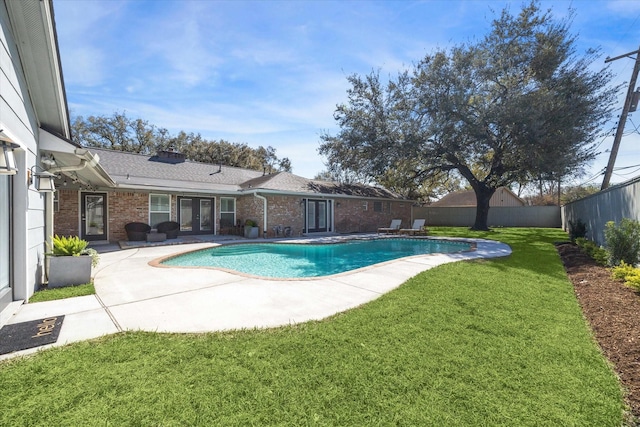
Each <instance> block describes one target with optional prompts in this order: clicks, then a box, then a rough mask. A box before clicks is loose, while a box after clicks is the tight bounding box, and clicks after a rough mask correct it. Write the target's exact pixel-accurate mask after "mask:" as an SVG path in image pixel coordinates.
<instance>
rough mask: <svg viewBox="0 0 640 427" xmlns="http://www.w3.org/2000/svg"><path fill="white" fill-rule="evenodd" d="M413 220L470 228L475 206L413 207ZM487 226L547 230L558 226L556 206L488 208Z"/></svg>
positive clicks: (558, 211)
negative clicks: (422, 219) (420, 219)
mask: <svg viewBox="0 0 640 427" xmlns="http://www.w3.org/2000/svg"><path fill="white" fill-rule="evenodd" d="M412 215H413V218H424V219H426V220H427V222H426V224H427V225H432V226H447V227H471V226H472V225H473V223H474V222H475V219H476V208H475V207H429V206H427V207H414V208H413V211H412ZM488 223H489V227H548V228H560V227H561V226H562V221H561V216H560V207H559V206H518V207H508V206H500V207H497V206H496V207H492V208H490V209H489V218H488Z"/></svg>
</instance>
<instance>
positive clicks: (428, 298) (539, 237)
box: [0, 228, 624, 427]
mask: <svg viewBox="0 0 640 427" xmlns="http://www.w3.org/2000/svg"><path fill="white" fill-rule="evenodd" d="M432 234H439V235H449V236H451V235H455V236H472V237H484V238H490V239H495V240H500V241H503V242H506V243H508V244H510V245H511V246H512V248H513V251H514V253H513V255H512V256H510V257H508V258H504V259H497V260H490V261H484V260H482V261H472V262H457V263H453V264H447V265H443V266H440V267H437V268H435V269H432V270H429V271H427V272H424V273H422V274H420V275H418V276H416V277H414V278H412V279H411V280H409V281H408V282H406V283H405V284H404V285H402V286H401V287H400V288H399V289H397V290H395V291H393V292H391V293H389V294H387V295H384V296H383V297H381V298H379V299H378V300H376V301H373V302H371V303H369V304H366V305H364V306H362V307H360V308H357V309H354V310H351V311H349V312H346V313H342V314H339V315H336V316H334V317H332V318H330V319H327V320H325V321H321V322H310V323H305V324H301V325H297V326H291V327H284V328H278V329H269V330H255V331H235V332H228V333H211V334H202V335H177V334H155V333H142V332H130V333H123V334H118V335H114V336H110V337H105V338H102V339H99V340H93V341H90V342H83V343H77V344H73V345H69V346H66V347H63V348H56V349H51V350H47V351H43V352H41V353H39V354H37V355H35V356H32V357H28V358H24V359H17V360H12V361H8V362H4V363H2V364H0V401H2V402H3V403H2V411H0V425H11V426H36V425H41V426H52V425H113V426H120V425H144V426H147V425H158V426H184V425H207V426H208V425H221V426H222V425H224V426H233V425H238V426H246V425H257V426H263V425H289V426H298V425H319V426H336V425H340V426H355V425H359V426H365V425H366V426H371V425H383V426H386V425H406V426H428V425H434V426H436V425H437V426H500V425H504V426H545V425H546V426H560V425H561V426H612V427H613V426H615V427H619V426H620V425H622V423H623V410H624V407H623V398H622V391H621V388H620V385H619V383H618V381H617V378H616V376H615V375H614V373H613V372H612V370H611V369H610V367H609V366H608V363H607V362H606V360H605V359H604V358H603V356H602V355H601V353H600V351H599V349H598V347H597V345H596V344H595V342H594V340H593V338H592V334H591V332H590V331H589V329H588V326H587V325H586V323H585V320H584V318H583V316H582V313H581V311H580V308H579V306H578V303H577V301H576V298H575V296H574V294H573V289H572V286H571V284H570V283H569V281H568V280H567V277H566V275H565V273H564V270H563V267H562V264H561V262H560V259H559V257H558V255H557V253H556V250H555V248H554V246H553V242H554V241H558V240H566V239H567V236H566V234H565V233H563V232H562V231H561V230H551V229H509V228H506V229H497V230H496V231H495V232H490V233H472V232H470V231H468V230H466V229H457V228H456V229H451V228H446V229H445V228H436V229H433V230H432Z"/></svg>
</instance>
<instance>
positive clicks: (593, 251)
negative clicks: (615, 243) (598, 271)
mask: <svg viewBox="0 0 640 427" xmlns="http://www.w3.org/2000/svg"><path fill="white" fill-rule="evenodd" d="M576 244H577V245H578V247H580V249H581V250H582V252H584V253H585V254H587V255H589V256H590V257H591V258H593V260H594V261H595V262H596V263H598V264H600V265H607V262H608V260H609V252H607V250H606V249H604V248H603V247H600V246H598V245H596V244H595V243H594V242H592V241H591V240H587V239H585V238H584V237H578V238H577V239H576Z"/></svg>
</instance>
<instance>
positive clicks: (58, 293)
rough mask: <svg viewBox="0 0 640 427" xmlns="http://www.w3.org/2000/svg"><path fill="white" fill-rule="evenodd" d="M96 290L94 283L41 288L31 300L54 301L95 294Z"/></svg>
mask: <svg viewBox="0 0 640 427" xmlns="http://www.w3.org/2000/svg"><path fill="white" fill-rule="evenodd" d="M95 293H96V290H95V289H94V287H93V283H85V284H84V285H77V286H65V287H62V288H53V289H41V290H39V291H38V292H36V293H34V294H33V295H32V296H31V298H29V302H43V301H53V300H57V299H65V298H73V297H81V296H85V295H93V294H95Z"/></svg>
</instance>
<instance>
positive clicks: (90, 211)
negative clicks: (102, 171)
mask: <svg viewBox="0 0 640 427" xmlns="http://www.w3.org/2000/svg"><path fill="white" fill-rule="evenodd" d="M81 198H82V202H81V204H82V206H81V218H80V219H81V220H80V231H81V233H80V234H81V237H82V238H83V239H85V240H87V241H95V240H107V209H106V208H107V195H106V194H104V193H82V195H81Z"/></svg>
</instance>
